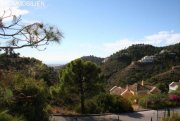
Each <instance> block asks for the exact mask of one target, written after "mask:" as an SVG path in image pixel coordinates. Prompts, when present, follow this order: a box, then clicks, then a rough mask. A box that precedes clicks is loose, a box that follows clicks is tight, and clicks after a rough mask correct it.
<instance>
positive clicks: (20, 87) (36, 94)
mask: <svg viewBox="0 0 180 121" xmlns="http://www.w3.org/2000/svg"><path fill="white" fill-rule="evenodd" d="M12 90H13V93H14V99H13V104H12V105H11V106H10V107H9V109H10V111H12V112H13V113H16V114H20V115H23V116H24V117H25V118H26V119H27V120H28V121H48V114H47V112H45V109H46V106H47V96H48V91H47V86H46V84H45V83H44V81H41V80H34V79H31V78H24V77H23V76H19V77H17V79H16V80H14V81H13V84H12Z"/></svg>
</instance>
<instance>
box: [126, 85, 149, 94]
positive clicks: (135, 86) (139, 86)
mask: <svg viewBox="0 0 180 121" xmlns="http://www.w3.org/2000/svg"><path fill="white" fill-rule="evenodd" d="M129 89H131V90H132V91H134V92H138V91H142V90H149V89H148V88H147V87H146V86H142V85H141V84H138V83H135V84H133V85H130V86H129Z"/></svg>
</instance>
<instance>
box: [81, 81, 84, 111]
mask: <svg viewBox="0 0 180 121" xmlns="http://www.w3.org/2000/svg"><path fill="white" fill-rule="evenodd" d="M80 96H81V113H82V114H84V113H85V109H84V89H83V82H82V81H81V84H80Z"/></svg>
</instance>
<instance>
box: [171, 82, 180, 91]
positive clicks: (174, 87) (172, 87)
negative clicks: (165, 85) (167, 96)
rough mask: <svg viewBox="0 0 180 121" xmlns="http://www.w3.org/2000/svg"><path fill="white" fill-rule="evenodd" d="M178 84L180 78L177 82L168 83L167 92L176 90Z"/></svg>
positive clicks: (179, 84) (179, 83)
mask: <svg viewBox="0 0 180 121" xmlns="http://www.w3.org/2000/svg"><path fill="white" fill-rule="evenodd" d="M179 86H180V80H179V82H171V83H170V84H169V92H172V91H176V90H177V88H178V87H179Z"/></svg>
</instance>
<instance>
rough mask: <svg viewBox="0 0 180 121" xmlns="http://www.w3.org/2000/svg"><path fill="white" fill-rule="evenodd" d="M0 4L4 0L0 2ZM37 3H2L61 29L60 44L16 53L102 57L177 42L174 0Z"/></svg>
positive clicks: (179, 7) (59, 58) (179, 26)
mask: <svg viewBox="0 0 180 121" xmlns="http://www.w3.org/2000/svg"><path fill="white" fill-rule="evenodd" d="M7 1H10V2H12V1H19V0H7ZM21 1H23V0H21ZM26 1H28V0H26ZM29 1H31V2H34V3H35V2H37V1H38V0H29ZM2 2H4V0H0V3H2ZM41 2H42V3H43V4H41V6H39V7H35V6H27V5H22V6H11V5H9V4H8V3H7V4H6V7H9V6H10V7H14V8H15V9H16V10H17V14H23V17H22V19H23V20H24V21H28V22H33V21H41V22H44V23H48V24H51V25H55V26H57V27H58V28H59V29H60V30H61V31H62V32H63V35H64V38H63V40H62V42H61V44H60V45H57V44H50V45H49V46H48V48H47V50H46V51H40V52H39V51H38V50H32V49H29V48H24V49H22V50H19V51H18V52H20V53H21V55H22V56H29V57H35V58H38V59H40V60H42V61H43V62H44V63H48V64H49V63H54V64H58V63H66V62H69V61H71V60H73V59H75V58H78V57H81V56H86V55H95V56H99V57H107V56H109V55H111V54H112V53H114V52H116V51H118V50H121V49H124V48H127V47H128V46H130V45H132V44H138V43H145V44H152V45H155V46H165V45H169V44H174V43H177V42H180V14H179V11H180V1H179V0H41ZM0 6H1V4H0ZM0 10H1V9H0Z"/></svg>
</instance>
